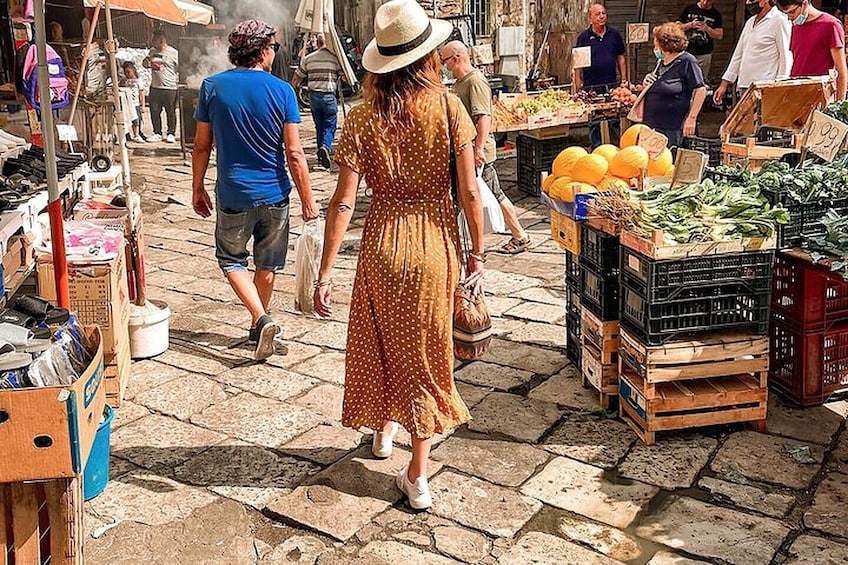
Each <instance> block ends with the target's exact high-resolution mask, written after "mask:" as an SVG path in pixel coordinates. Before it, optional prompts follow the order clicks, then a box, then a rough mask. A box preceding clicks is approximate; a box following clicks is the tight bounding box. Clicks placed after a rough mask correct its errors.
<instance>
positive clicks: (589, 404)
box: [527, 365, 599, 412]
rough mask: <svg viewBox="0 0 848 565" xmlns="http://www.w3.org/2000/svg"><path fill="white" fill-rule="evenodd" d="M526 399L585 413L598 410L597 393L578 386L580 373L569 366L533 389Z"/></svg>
mask: <svg viewBox="0 0 848 565" xmlns="http://www.w3.org/2000/svg"><path fill="white" fill-rule="evenodd" d="M527 397H528V398H530V399H532V400H542V401H544V402H552V403H554V404H557V405H558V406H562V407H567V408H572V409H576V410H581V411H585V412H593V411H595V410H598V408H599V406H598V393H597V392H595V391H594V390H589V389H586V388H584V387H583V385H581V384H580V372H579V371H578V370H577V369H575V368H574V367H572V366H571V365H569V366H567V367H565V368H564V369H562V370H561V371H560V372H559V373H557V374H556V375H554V376H553V377H551V378H549V379H548V380H546V381H545V382H543V383H542V384H540V385H539V386H537V387H535V388H534V389H533V390H531V391H530V392H529V394H528V395H527Z"/></svg>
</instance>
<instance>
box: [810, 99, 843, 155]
mask: <svg viewBox="0 0 848 565" xmlns="http://www.w3.org/2000/svg"><path fill="white" fill-rule="evenodd" d="M846 134H848V124H844V123H842V122H840V121H839V120H837V119H834V118H831V117H830V116H826V115H824V114H822V113H821V112H820V111H818V110H816V111H814V112H813V115H812V116H811V117H810V122H809V124H808V125H807V135H806V138H807V140H806V142H805V143H804V147H806V148H807V149H808V150H809V151H812V152H813V153H815V154H816V155H818V156H819V157H821V158H822V159H825V160H827V161H833V158H834V157H836V154H837V153H838V152H839V150H840V149H841V148H842V144H843V142H844V141H845V135H846Z"/></svg>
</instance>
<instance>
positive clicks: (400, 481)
mask: <svg viewBox="0 0 848 565" xmlns="http://www.w3.org/2000/svg"><path fill="white" fill-rule="evenodd" d="M405 482H406V481H405V480H404V475H398V476H397V477H395V484H396V485H397V488H398V489H399V490H400V492H402V493H403V495H404V496H405V497H406V500H407V502H409V505H410V506H411V507H412V509H413V510H427V509H428V508H430V506H432V505H433V501H432V500H430V501H429V502H418V501H415V500H413V499H412V497H411V496H409V493H408V492H406V489H405V488H404V483H405Z"/></svg>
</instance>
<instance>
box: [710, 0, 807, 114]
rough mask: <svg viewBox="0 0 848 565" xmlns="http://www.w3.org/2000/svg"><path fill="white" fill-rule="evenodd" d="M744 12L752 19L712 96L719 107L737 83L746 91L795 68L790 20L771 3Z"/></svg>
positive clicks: (758, 1)
mask: <svg viewBox="0 0 848 565" xmlns="http://www.w3.org/2000/svg"><path fill="white" fill-rule="evenodd" d="M745 9H746V10H747V11H748V14H750V15H751V17H750V18H748V21H747V22H745V26H744V27H743V28H742V33H741V34H740V35H739V41H738V42H737V43H736V49H734V51H733V56H732V57H731V58H730V64H729V65H728V66H727V70H726V71H725V72H724V75H723V76H722V77H721V85H720V86H719V87H718V88H717V89H716V91H715V93H714V94H713V102H715V103H716V104H717V105H721V101H722V98H724V93H725V91H727V88H728V87H729V86H730V85H731V84H733V83H734V82H735V83H736V86H737V88H739V89H740V90H744V89H746V88H748V86H750V84H751V83H752V82H756V81H759V80H781V79H784V78H786V77H788V76H789V70H790V69H791V68H792V52H791V51H789V35H790V28H791V26H790V24H789V20H787V19H786V17H784V16H783V14H781V13H780V11H779V10H777V9H776V8H774V5H773V2H772V0H753V1H749V2H748V3H746V4H745Z"/></svg>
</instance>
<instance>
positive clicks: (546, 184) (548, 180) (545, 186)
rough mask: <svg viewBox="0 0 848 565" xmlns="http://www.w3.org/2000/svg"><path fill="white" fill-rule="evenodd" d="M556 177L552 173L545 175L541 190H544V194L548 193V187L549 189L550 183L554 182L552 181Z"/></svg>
mask: <svg viewBox="0 0 848 565" xmlns="http://www.w3.org/2000/svg"><path fill="white" fill-rule="evenodd" d="M556 179H557V178H556V177H555V176H553V175H548V176H546V177H545V180H543V181H542V192H544V193H545V194H548V193H549V191H550V189H551V185H552V184H553V183H554V181H555V180H556Z"/></svg>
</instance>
